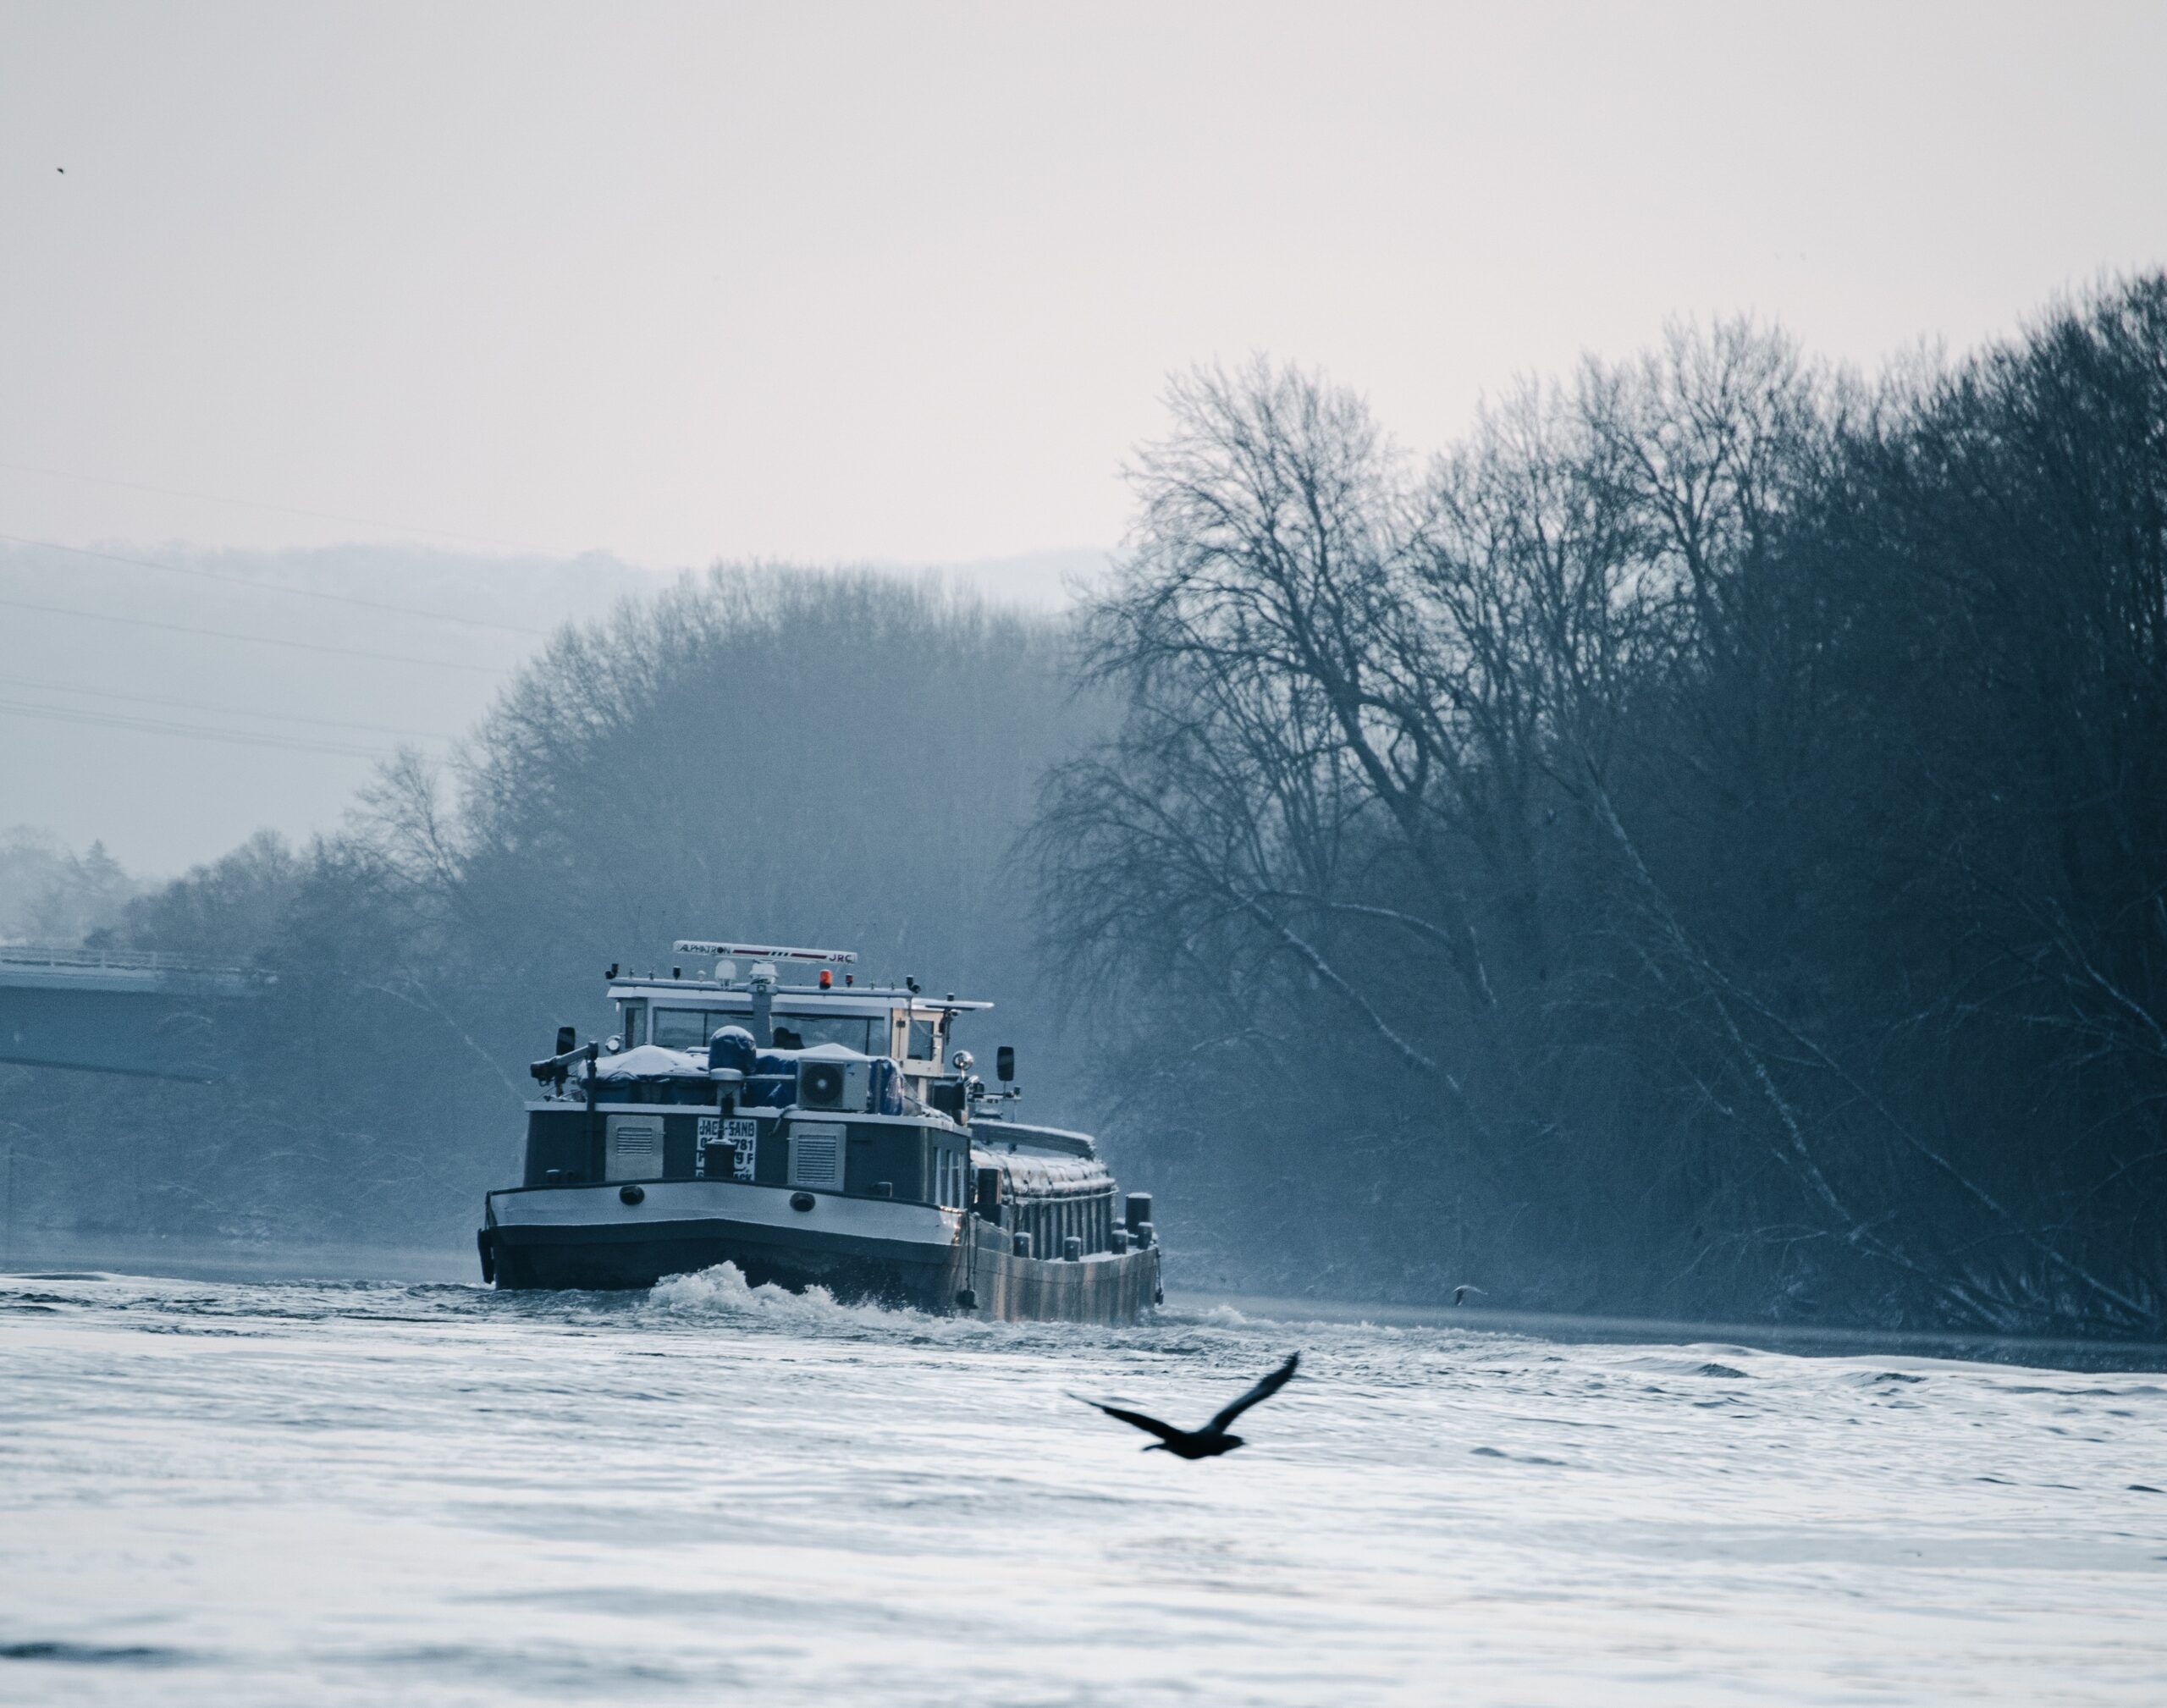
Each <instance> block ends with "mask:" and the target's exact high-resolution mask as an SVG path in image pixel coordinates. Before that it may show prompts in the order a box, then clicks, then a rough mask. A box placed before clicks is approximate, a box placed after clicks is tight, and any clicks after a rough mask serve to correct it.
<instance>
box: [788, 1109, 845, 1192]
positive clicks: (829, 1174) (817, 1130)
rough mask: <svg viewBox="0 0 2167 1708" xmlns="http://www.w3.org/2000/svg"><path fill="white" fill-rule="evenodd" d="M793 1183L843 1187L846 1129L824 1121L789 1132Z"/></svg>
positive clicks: (838, 1188) (797, 1184)
mask: <svg viewBox="0 0 2167 1708" xmlns="http://www.w3.org/2000/svg"><path fill="white" fill-rule="evenodd" d="M790 1183H791V1185H792V1186H824V1187H830V1188H831V1189H834V1190H838V1191H839V1190H841V1187H842V1183H843V1129H842V1128H841V1126H839V1125H836V1126H830V1125H828V1124H826V1123H823V1124H822V1125H820V1126H819V1127H804V1126H798V1127H793V1128H792V1129H791V1135H790Z"/></svg>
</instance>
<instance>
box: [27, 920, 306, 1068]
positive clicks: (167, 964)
mask: <svg viewBox="0 0 2167 1708" xmlns="http://www.w3.org/2000/svg"><path fill="white" fill-rule="evenodd" d="M269 982H270V976H269V975H267V974H264V973H256V972H247V971H245V970H244V969H242V968H240V967H205V966H202V965H201V964H199V963H196V962H194V961H187V960H185V959H183V958H182V957H180V956H174V955H166V954H160V953H157V952H154V951H152V950H129V949H107V950H100V949H60V948H52V947H48V946H47V945H41V944H25V943H0V1061H14V1062H19V1063H22V1064H23V1065H25V1066H32V1067H76V1068H82V1069H85V1070H86V1071H88V1072H93V1073H133V1074H141V1075H145V1076H147V1077H151V1078H154V1079H188V1080H196V1081H198V1082H204V1081H209V1080H213V1079H223V1078H225V1077H227V1076H228V1075H229V1074H230V1073H231V1072H233V1071H234V1060H235V1046H236V1045H237V1044H238V1043H239V1040H240V1029H241V1028H242V1027H243V1026H245V1024H246V1023H247V1011H248V1008H249V1006H250V1005H251V1003H252V1002H253V1000H255V999H256V996H257V995H259V994H261V993H262V989H263V987H264V986H265V985H266V984H267V983H269Z"/></svg>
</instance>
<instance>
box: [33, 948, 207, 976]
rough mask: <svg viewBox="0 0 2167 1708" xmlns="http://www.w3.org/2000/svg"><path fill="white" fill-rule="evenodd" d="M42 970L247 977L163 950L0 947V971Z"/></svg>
mask: <svg viewBox="0 0 2167 1708" xmlns="http://www.w3.org/2000/svg"><path fill="white" fill-rule="evenodd" d="M0 967H52V968H55V969H57V970H61V971H70V972H72V971H77V970H80V971H82V972H228V973H237V974H243V975H245V974H246V973H247V972H248V971H249V969H248V968H247V967H218V966H213V965H211V964H209V963H207V962H205V961H192V960H190V958H189V957H188V956H185V955H175V954H174V953H173V952H172V951H171V950H165V949H84V948H80V947H75V948H69V947H63V946H62V945H58V944H52V943H0Z"/></svg>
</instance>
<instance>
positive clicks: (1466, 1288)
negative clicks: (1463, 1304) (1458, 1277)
mask: <svg viewBox="0 0 2167 1708" xmlns="http://www.w3.org/2000/svg"><path fill="white" fill-rule="evenodd" d="M1479 1292H1482V1289H1481V1287H1476V1286H1475V1285H1474V1284H1473V1283H1472V1282H1469V1281H1462V1282H1461V1283H1460V1284H1459V1285H1458V1287H1454V1288H1453V1303H1454V1304H1458V1303H1459V1302H1460V1301H1461V1300H1462V1299H1464V1298H1466V1297H1467V1296H1468V1295H1469V1293H1479ZM1484 1297H1485V1298H1487V1297H1488V1295H1487V1294H1484Z"/></svg>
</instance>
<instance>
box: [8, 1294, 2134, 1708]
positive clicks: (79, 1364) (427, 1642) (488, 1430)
mask: <svg viewBox="0 0 2167 1708" xmlns="http://www.w3.org/2000/svg"><path fill="white" fill-rule="evenodd" d="M1280 1314H1281V1315H1282V1316H1283V1317H1286V1318H1287V1319H1288V1320H1266V1319H1265V1318H1264V1317H1261V1316H1259V1315H1255V1314H1249V1315H1244V1314H1240V1313H1238V1312H1237V1311H1234V1310H1232V1309H1227V1308H1226V1307H1223V1306H1221V1307H1216V1308H1214V1307H1192V1308H1189V1309H1179V1308H1172V1307H1170V1308H1169V1309H1165V1310H1163V1311H1161V1313H1159V1314H1158V1315H1157V1317H1156V1318H1155V1320H1152V1321H1150V1322H1149V1323H1147V1324H1145V1325H1142V1326H1139V1327H1136V1328H1133V1329H1103V1328H1073V1327H1051V1326H1037V1327H1017V1326H1003V1325H984V1324H977V1323H962V1322H957V1321H951V1320H938V1319H933V1318H928V1317H923V1316H918V1315H915V1314H907V1313H899V1312H889V1311H882V1310H878V1309H870V1308H865V1309H857V1308H850V1307H844V1306H839V1305H836V1304H834V1303H829V1302H827V1301H824V1300H823V1299H820V1298H800V1297H797V1296H795V1295H790V1294H785V1293H780V1292H774V1291H772V1290H769V1289H750V1288H747V1287H746V1286H745V1285H744V1283H743V1282H742V1280H741V1279H740V1278H739V1277H738V1276H737V1275H736V1272H735V1271H734V1270H718V1271H710V1272H709V1273H708V1274H705V1275H696V1276H688V1277H683V1278H680V1279H677V1280H675V1281H669V1282H665V1283H664V1285H663V1286H662V1287H658V1288H657V1289H655V1290H654V1291H653V1293H651V1294H634V1295H626V1296H622V1297H615V1296H610V1297H605V1296H599V1295H557V1296H546V1295H539V1294H525V1295H508V1294H497V1293H493V1292H486V1291H483V1290H482V1289H481V1288H479V1287H466V1286H440V1285H426V1286H417V1285H406V1284H400V1283H393V1282H350V1283H325V1282H272V1283H264V1282H256V1283H247V1284H240V1283H230V1282H212V1281H173V1280H144V1279H136V1278H130V1277H124V1276H119V1275H97V1274H88V1273H69V1274H58V1275H9V1276H4V1277H0V1700H4V1701H8V1702H48V1701H59V1700H67V1701H69V1702H87V1703H127V1704H138V1703H142V1702H146V1701H152V1700H156V1701H157V1702H160V1703H162V1704H215V1705H218V1708H243V1705H250V1704H259V1703H262V1704H273V1703H275V1704H289V1703H293V1702H296V1701H302V1700H306V1701H309V1702H312V1703H340V1702H389V1701H397V1702H400V1703H402V1704H418V1703H427V1704H438V1703H444V1704H455V1703H457V1704H465V1703H473V1704H494V1703H515V1702H518V1703H527V1702H532V1701H534V1700H563V1701H594V1702H611V1703H617V1702H627V1701H644V1700H664V1701H688V1702H689V1701H712V1700H747V1701H757V1702H760V1703H819V1704H852V1703H902V1704H915V1703H927V1704H932V1703H940V1704H957V1703H987V1704H1026V1705H1037V1704H1045V1705H1055V1704H1095V1703H1106V1704H1116V1703H1119V1704H1138V1703H1176V1702H1182V1703H1201V1704H1221V1703H1260V1704H1325V1703H1332V1704H1337V1703H1365V1702H1411V1703H1428V1702H1437V1703H1469V1704H1477V1703H1545V1704H1610V1703H1650V1704H1657V1703H1661V1704H1673V1703H1679V1702H1703V1701H1710V1702H1713V1701H1733V1700H1735V1701H1740V1702H1745V1701H1756V1702H1767V1701H1772V1700H1773V1701H1783V1702H1844V1703H1857V1702H1902V1703H1918V1702H1927V1701H1949V1702H1955V1701H1964V1702H1986V1701H1994V1702H2010V1703H2027V1704H2030V1703H2041V1702H2049V1701H2051V1702H2054V1703H2094V1702H2097V1703H2107V1702H2113V1703H2131V1704H2137V1703H2144V1704H2156V1703H2158V1702H2159V1701H2161V1700H2167V1613H2164V1612H2163V1610H2164V1609H2167V1492H2162V1490H2167V1378H2162V1377H2159V1376H2156V1375H2131V1374H2104V1375H2103V1374H2098V1373H2087V1374H2077V1373H2071V1372H2066V1371H2057V1370H2048V1369H2030V1368H2024V1367H2021V1366H2018V1365H2014V1364H1980V1363H1966V1362H1957V1361H1953V1360H1941V1359H1935V1358H1923V1357H1917V1356H1894V1355H1887V1354H1883V1353H1858V1352H1855V1351H1854V1352H1853V1353H1849V1354H1846V1355H1839V1356H1820V1357H1810V1358H1809V1357H1799V1356H1793V1355H1789V1354H1784V1353H1771V1352H1762V1351H1751V1350H1748V1349H1746V1348H1745V1347H1738V1346H1732V1345H1722V1344H1699V1345H1675V1344H1620V1343H1616V1342H1585V1343H1564V1342H1555V1341H1550V1340H1543V1339H1536V1338H1531V1337H1528V1336H1523V1335H1520V1334H1516V1333H1498V1332H1486V1331H1476V1330H1472V1329H1468V1328H1463V1327H1460V1326H1458V1325H1457V1324H1452V1325H1447V1324H1445V1323H1443V1322H1431V1323H1415V1324H1409V1325H1396V1326H1395V1325H1376V1324H1360V1323H1348V1322H1321V1321H1298V1320H1291V1318H1292V1316H1293V1314H1294V1313H1293V1309H1291V1308H1289V1309H1286V1310H1282V1312H1281V1313H1280ZM1296 1348H1299V1350H1300V1351H1301V1353H1302V1354H1303V1360H1304V1362H1303V1366H1302V1374H1301V1376H1300V1378H1299V1380H1296V1381H1295V1382H1294V1383H1293V1385H1292V1386H1290V1387H1288V1390H1287V1391H1285V1392H1284V1393H1283V1394H1282V1395H1281V1396H1280V1397H1277V1398H1276V1399H1274V1400H1272V1401H1271V1402H1268V1403H1267V1404H1265V1405H1264V1406H1262V1407H1260V1408H1258V1409H1257V1410H1255V1411H1254V1412H1252V1413H1249V1416H1248V1417H1247V1418H1245V1419H1243V1423H1242V1424H1241V1429H1242V1431H1243V1434H1245V1435H1247V1436H1248V1437H1249V1440H1250V1441H1251V1443H1252V1445H1251V1446H1249V1448H1247V1449H1246V1450H1244V1451H1243V1452H1238V1453H1236V1454H1233V1455H1231V1456H1230V1457H1227V1458H1224V1459H1221V1460H1218V1461H1216V1462H1209V1463H1201V1464H1189V1463H1181V1462H1178V1461H1176V1460H1173V1459H1172V1458H1170V1457H1167V1456H1166V1455H1164V1454H1160V1453H1151V1454H1148V1455H1147V1454H1144V1453H1140V1452H1139V1451H1138V1449H1139V1446H1141V1445H1142V1438H1141V1437H1139V1435H1137V1434H1135V1433H1134V1432H1133V1431H1132V1430H1128V1429H1127V1428H1125V1427H1123V1426H1122V1425H1121V1424H1118V1423H1117V1422H1114V1421H1112V1420H1111V1419H1106V1418H1104V1417H1101V1416H1100V1415H1099V1414H1098V1413H1095V1412H1093V1411H1090V1410H1089V1409H1087V1408H1085V1407H1083V1406H1082V1405H1080V1404H1078V1402H1076V1401H1075V1400H1074V1399H1072V1398H1070V1397H1068V1392H1069V1391H1077V1392H1082V1393H1086V1394H1090V1395H1094V1396H1100V1397H1120V1398H1123V1399H1126V1400H1128V1401H1129V1402H1133V1403H1134V1404H1137V1405H1139V1406H1140V1407H1142V1408H1144V1409H1146V1410H1150V1411H1153V1412H1155V1413H1159V1414H1161V1415H1163V1416H1167V1417H1170V1418H1172V1419H1174V1420H1176V1421H1177V1422H1184V1423H1188V1424H1196V1423H1200V1422H1201V1421H1202V1420H1203V1419H1204V1418H1205V1417H1206V1416H1208V1415H1209V1414H1210V1413H1211V1412H1213V1411H1214V1410H1216V1408H1218V1406H1219V1405H1220V1404H1221V1403H1222V1402H1224V1401H1225V1400H1226V1399H1227V1398H1230V1397H1232V1396H1233V1395H1234V1394H1235V1393H1237V1392H1238V1391H1240V1390H1241V1389H1242V1388H1243V1387H1244V1386H1247V1385H1248V1383H1249V1381H1250V1380H1252V1379H1253V1378H1254V1376H1255V1375H1257V1374H1259V1373H1260V1372H1261V1371H1262V1370H1264V1369H1266V1368H1268V1367H1269V1366H1270V1365H1271V1364H1272V1363H1273V1362H1275V1361H1276V1359H1277V1358H1280V1357H1282V1356H1283V1354H1284V1353H1286V1352H1287V1351H1288V1350H1292V1349H1296Z"/></svg>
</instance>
